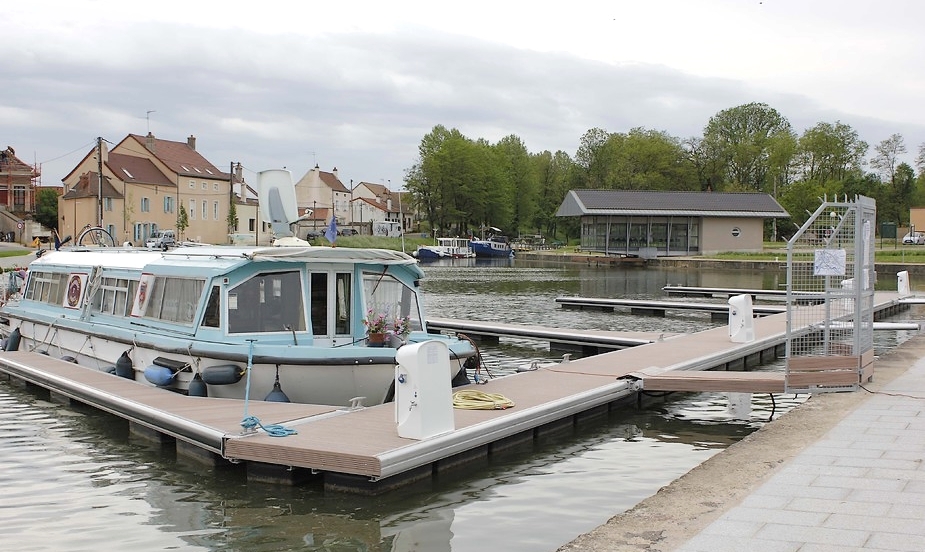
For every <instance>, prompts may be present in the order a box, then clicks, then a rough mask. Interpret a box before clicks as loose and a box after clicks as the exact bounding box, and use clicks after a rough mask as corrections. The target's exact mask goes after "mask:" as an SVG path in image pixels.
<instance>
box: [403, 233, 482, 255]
mask: <svg viewBox="0 0 925 552" xmlns="http://www.w3.org/2000/svg"><path fill="white" fill-rule="evenodd" d="M413 255H414V256H415V257H417V258H418V259H421V260H430V259H468V258H470V257H475V253H473V252H472V248H471V247H469V239H468V238H437V245H420V246H418V248H417V250H416V251H415V252H414V253H413Z"/></svg>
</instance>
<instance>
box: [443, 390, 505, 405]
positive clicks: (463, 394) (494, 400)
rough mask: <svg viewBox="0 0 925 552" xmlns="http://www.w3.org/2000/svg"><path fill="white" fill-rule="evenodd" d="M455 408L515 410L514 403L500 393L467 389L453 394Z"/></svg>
mask: <svg viewBox="0 0 925 552" xmlns="http://www.w3.org/2000/svg"><path fill="white" fill-rule="evenodd" d="M453 407H454V408H464V409H467V410H504V409H506V408H513V407H514V401H512V400H511V399H509V398H507V397H505V396H504V395H500V394H498V393H484V392H482V391H474V390H471V389H466V390H463V391H457V392H455V393H453Z"/></svg>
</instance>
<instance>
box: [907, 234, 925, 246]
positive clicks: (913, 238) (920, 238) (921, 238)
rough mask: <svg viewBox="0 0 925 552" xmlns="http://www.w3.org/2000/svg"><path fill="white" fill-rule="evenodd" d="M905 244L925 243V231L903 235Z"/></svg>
mask: <svg viewBox="0 0 925 552" xmlns="http://www.w3.org/2000/svg"><path fill="white" fill-rule="evenodd" d="M903 244H904V245H925V233H923V232H909V233H908V234H906V235H905V236H903Z"/></svg>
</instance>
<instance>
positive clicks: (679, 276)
mask: <svg viewBox="0 0 925 552" xmlns="http://www.w3.org/2000/svg"><path fill="white" fill-rule="evenodd" d="M516 264H517V265H524V263H520V262H519V261H518V262H516ZM424 270H425V272H426V273H427V278H426V279H425V280H424V286H425V288H426V291H427V293H428V295H427V305H426V306H427V308H428V311H429V313H430V314H431V315H433V316H439V317H445V318H470V319H483V320H501V321H505V322H513V323H530V324H541V325H545V326H552V327H569V328H600V329H615V330H621V329H624V330H633V331H660V332H661V331H669V332H677V331H697V330H699V329H705V328H708V327H712V326H713V325H714V323H713V322H711V321H710V317H709V316H708V315H699V314H696V313H690V314H684V315H677V316H675V315H669V316H667V317H665V318H648V317H638V316H631V315H629V314H627V313H621V312H601V311H573V310H565V309H561V308H559V307H558V306H557V305H556V304H555V302H554V299H555V297H557V296H560V295H586V296H592V297H612V296H628V297H636V298H640V297H651V298H664V297H663V296H662V295H661V288H662V287H663V286H664V285H667V284H683V285H698V286H726V287H739V288H746V287H773V285H775V284H771V283H770V282H773V281H776V280H775V278H776V277H775V276H774V275H767V274H746V275H743V274H739V273H733V274H728V273H717V274H711V273H697V272H693V271H675V272H669V271H653V270H639V269H634V270H628V271H617V270H599V269H594V268H587V267H577V268H576V267H570V268H565V267H555V266H538V265H532V266H531V265H525V266H513V265H512V264H511V263H506V264H500V265H498V264H497V263H496V264H492V265H491V266H482V265H479V264H475V263H472V264H471V265H470V264H466V265H465V266H453V265H430V266H425V268H424ZM695 300H696V301H704V299H702V298H699V299H695ZM921 310H922V309H921V308H920V307H917V308H915V309H913V310H912V311H909V312H906V313H903V314H902V315H900V316H899V317H898V318H899V319H903V320H908V319H915V318H919V319H920V318H921V317H922V312H921ZM911 335H912V332H909V331H901V332H877V334H876V346H877V349H878V352H882V351H884V350H886V349H888V348H890V347H893V346H895V345H896V344H897V343H900V342H901V341H903V340H905V339H908V338H909V337H910V336H911ZM483 350H484V352H485V353H486V355H487V358H488V365H489V367H490V369H491V370H493V371H496V372H498V374H499V375H500V374H506V373H510V372H512V371H513V370H514V369H516V367H518V366H520V365H523V364H526V363H528V362H529V361H531V360H534V359H539V360H542V359H549V358H551V357H554V356H556V355H552V354H550V353H549V352H548V350H547V344H546V343H540V342H534V341H532V340H517V339H502V341H501V343H500V344H499V345H497V346H491V347H483ZM801 400H802V397H793V396H784V395H775V396H774V400H773V401H772V400H771V398H770V396H768V395H764V396H761V395H757V396H755V397H752V398H751V400H750V401H748V407H747V408H746V409H745V410H744V411H743V410H741V409H739V410H734V409H731V408H730V401H729V400H728V399H727V397H726V396H725V395H724V394H719V393H701V394H673V395H669V396H651V397H647V398H646V400H645V401H644V404H643V407H642V408H641V409H636V408H633V407H627V408H626V409H625V410H623V411H620V412H617V413H613V414H611V416H610V417H609V418H607V419H603V420H599V421H596V422H591V423H588V424H586V425H583V426H581V427H580V428H578V429H577V430H576V432H575V433H574V434H567V435H562V436H559V437H557V438H556V439H549V440H542V441H538V442H535V443H530V444H528V445H526V447H525V448H523V449H518V450H511V451H508V452H506V453H505V454H501V455H495V456H492V458H491V459H490V461H489V462H488V463H487V465H478V466H474V467H471V468H469V469H467V470H465V471H461V472H457V473H452V474H441V475H440V477H439V478H438V479H436V480H435V481H430V482H426V483H422V484H421V485H419V486H415V487H412V488H408V489H403V490H401V491H397V492H394V493H389V494H387V495H386V496H382V497H375V498H369V497H356V496H351V495H342V494H327V495H326V494H325V493H324V492H323V491H322V490H321V489H320V488H318V487H315V486H311V485H309V486H306V487H299V488H288V487H278V486H271V485H260V484H253V483H250V484H248V483H247V482H246V481H245V478H244V474H243V471H242V469H241V467H240V466H231V465H229V466H228V468H227V469H221V470H209V469H205V468H201V467H198V466H193V465H189V464H186V463H184V462H182V461H178V460H177V459H176V458H175V455H174V452H173V450H172V449H171V448H169V447H168V448H161V447H159V446H153V445H150V444H147V443H144V442H139V441H137V440H136V439H134V438H132V437H130V436H129V434H128V431H127V426H126V424H125V422H123V421H121V420H118V419H116V418H114V417H111V416H108V415H104V414H100V413H97V412H85V411H82V410H78V409H74V408H64V407H61V406H59V405H55V404H51V403H49V402H47V397H43V396H42V394H40V393H39V392H36V391H32V390H24V389H20V388H18V387H16V386H14V385H12V384H11V383H9V382H0V464H2V465H3V467H4V468H3V470H0V483H2V488H3V493H2V494H0V522H2V524H3V526H4V540H3V542H4V543H5V544H6V545H7V546H5V548H7V549H11V550H12V549H15V550H65V549H66V550H75V551H78V550H94V551H98V550H101V549H129V548H136V549H138V550H152V549H171V550H248V551H252V550H253V551H263V550H266V551H270V550H274V551H275V550H318V551H321V550H325V551H410V550H428V551H432V550H433V551H444V550H445V551H449V550H453V551H456V552H459V551H467V550H473V551H475V550H478V551H479V552H482V551H484V550H496V549H499V548H503V549H504V550H512V551H517V550H524V551H527V550H530V551H532V550H554V549H555V548H557V547H558V546H560V545H562V544H564V543H566V542H568V541H570V540H571V539H573V538H574V537H576V536H577V535H579V534H580V533H583V532H585V531H588V530H590V529H592V528H593V527H595V526H597V525H599V524H600V523H603V522H605V521H606V520H607V519H609V518H610V517H611V516H613V515H614V514H616V513H618V512H620V511H623V510H625V509H628V508H630V507H632V506H633V505H635V504H636V503H638V502H639V501H640V500H642V499H643V498H645V497H647V496H650V495H651V494H653V493H654V492H656V491H657V490H658V489H659V488H660V487H661V486H663V485H665V484H667V483H669V482H670V481H672V480H674V479H676V478H677V477H679V476H680V475H682V474H684V473H685V472H687V471H688V470H690V469H691V468H693V467H694V466H696V465H697V464H699V463H701V462H703V461H704V460H706V459H707V458H709V457H710V456H712V455H713V454H716V453H717V452H719V451H720V450H722V449H724V448H725V447H727V446H729V445H730V444H732V443H734V442H735V441H737V440H739V439H741V438H742V437H744V436H745V435H747V434H748V433H750V432H751V431H753V430H754V429H755V428H757V427H760V426H761V424H762V423H764V422H766V421H767V420H768V419H770V418H771V417H772V416H773V417H776V416H779V415H780V414H781V413H783V412H785V411H786V410H788V409H789V408H792V407H793V406H794V405H796V404H798V403H799V402H800V401H801Z"/></svg>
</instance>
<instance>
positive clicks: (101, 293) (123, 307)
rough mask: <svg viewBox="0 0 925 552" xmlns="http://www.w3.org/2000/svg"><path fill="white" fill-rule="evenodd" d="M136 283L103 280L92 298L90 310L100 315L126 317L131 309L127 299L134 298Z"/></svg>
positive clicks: (120, 279) (109, 279) (119, 279)
mask: <svg viewBox="0 0 925 552" xmlns="http://www.w3.org/2000/svg"><path fill="white" fill-rule="evenodd" d="M137 285H138V284H137V282H134V281H130V280H128V279H126V278H103V279H102V280H100V287H99V290H98V291H97V292H96V294H95V295H94V296H93V299H92V302H91V307H90V310H91V311H92V312H98V313H100V314H112V315H115V316H127V315H128V314H129V313H130V312H131V309H132V304H131V302H130V300H129V298H134V297H135V286H137Z"/></svg>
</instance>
